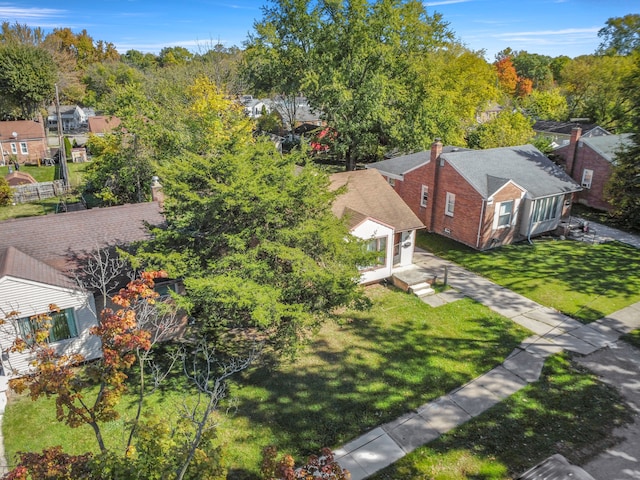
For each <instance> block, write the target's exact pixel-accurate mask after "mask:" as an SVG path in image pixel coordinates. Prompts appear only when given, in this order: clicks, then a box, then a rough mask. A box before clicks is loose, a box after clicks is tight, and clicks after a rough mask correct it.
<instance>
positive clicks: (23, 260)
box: [0, 246, 78, 290]
mask: <svg viewBox="0 0 640 480" xmlns="http://www.w3.org/2000/svg"><path fill="white" fill-rule="evenodd" d="M5 276H9V277H15V278H21V279H24V280H31V281H34V282H39V283H45V284H47V285H57V286H58V287H64V288H72V289H76V290H77V289H78V286H77V285H76V284H75V283H74V282H73V281H72V280H71V279H70V278H69V277H67V276H65V275H64V274H63V273H62V272H60V271H59V270H56V269H55V268H53V267H50V266H49V265H47V264H45V263H43V262H41V261H40V260H36V259H35V258H33V257H30V256H29V255H27V254H26V253H23V252H21V251H20V250H18V249H17V248H15V247H11V246H10V247H7V248H5V249H4V251H0V278H2V277H5Z"/></svg>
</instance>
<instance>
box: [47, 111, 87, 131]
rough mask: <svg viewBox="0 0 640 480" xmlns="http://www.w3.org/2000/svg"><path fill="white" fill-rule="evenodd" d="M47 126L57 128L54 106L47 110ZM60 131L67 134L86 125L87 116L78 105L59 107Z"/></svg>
mask: <svg viewBox="0 0 640 480" xmlns="http://www.w3.org/2000/svg"><path fill="white" fill-rule="evenodd" d="M47 114H48V115H47V126H48V127H49V128H58V115H57V110H56V107H55V106H51V107H49V108H47ZM60 117H61V118H62V131H63V132H68V131H70V130H76V129H78V128H80V127H84V126H86V124H87V114H86V112H85V111H84V110H82V109H81V108H80V107H79V106H78V105H60Z"/></svg>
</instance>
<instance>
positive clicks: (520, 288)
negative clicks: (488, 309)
mask: <svg viewBox="0 0 640 480" xmlns="http://www.w3.org/2000/svg"><path fill="white" fill-rule="evenodd" d="M417 244H418V246H420V247H422V248H425V249H427V250H430V251H432V252H433V253H435V254H436V255H440V256H442V257H444V258H447V259H449V260H451V261H453V262H456V263H458V264H460V265H462V266H464V267H465V268H467V269H469V270H471V271H473V272H476V273H478V274H480V275H483V276H485V277H487V278H489V279H491V280H493V281H494V282H496V283H498V284H500V285H502V286H504V287H506V288H509V289H511V290H513V291H514V292H518V293H520V294H521V295H524V296H526V297H528V298H530V299H532V300H535V301H536V302H539V303H541V304H542V305H546V306H549V307H553V308H555V309H557V310H559V311H561V312H563V313H565V314H567V315H570V316H572V317H574V318H577V319H579V320H582V321H585V322H591V321H593V320H597V319H598V318H601V317H604V316H606V315H607V314H609V313H612V312H614V311H616V310H619V309H621V308H623V307H626V306H628V305H630V304H632V303H635V302H638V301H640V268H639V267H638V266H639V265H640V250H639V249H636V248H633V247H630V246H628V245H625V244H622V243H618V242H611V243H605V244H600V245H591V244H588V243H584V242H577V241H572V240H565V241H561V240H551V239H547V240H536V241H534V242H533V245H530V244H529V243H527V242H525V243H520V244H517V245H508V246H504V247H500V248H496V249H493V250H489V251H486V252H477V251H475V250H472V249H470V248H468V247H465V246H463V245H461V244H459V243H457V242H453V241H451V240H449V239H447V238H445V237H442V236H440V235H435V234H428V233H421V234H420V235H419V236H418V241H417Z"/></svg>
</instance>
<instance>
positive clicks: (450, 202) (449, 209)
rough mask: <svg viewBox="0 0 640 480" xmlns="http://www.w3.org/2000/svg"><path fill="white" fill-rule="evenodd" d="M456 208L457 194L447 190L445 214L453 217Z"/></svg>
mask: <svg viewBox="0 0 640 480" xmlns="http://www.w3.org/2000/svg"><path fill="white" fill-rule="evenodd" d="M455 208H456V195H455V194H454V193H451V192H447V201H446V204H445V206H444V214H445V215H447V216H449V217H453V211H454V210H455Z"/></svg>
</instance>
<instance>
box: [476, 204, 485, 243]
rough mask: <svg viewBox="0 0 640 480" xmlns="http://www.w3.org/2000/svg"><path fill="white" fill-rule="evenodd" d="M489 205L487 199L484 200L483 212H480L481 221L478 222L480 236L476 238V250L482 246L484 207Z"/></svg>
mask: <svg viewBox="0 0 640 480" xmlns="http://www.w3.org/2000/svg"><path fill="white" fill-rule="evenodd" d="M486 204H487V200H486V199H484V198H483V199H482V210H480V221H479V222H478V236H477V238H476V248H478V246H479V245H480V234H481V233H482V222H483V220H484V207H485V205H486Z"/></svg>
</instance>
